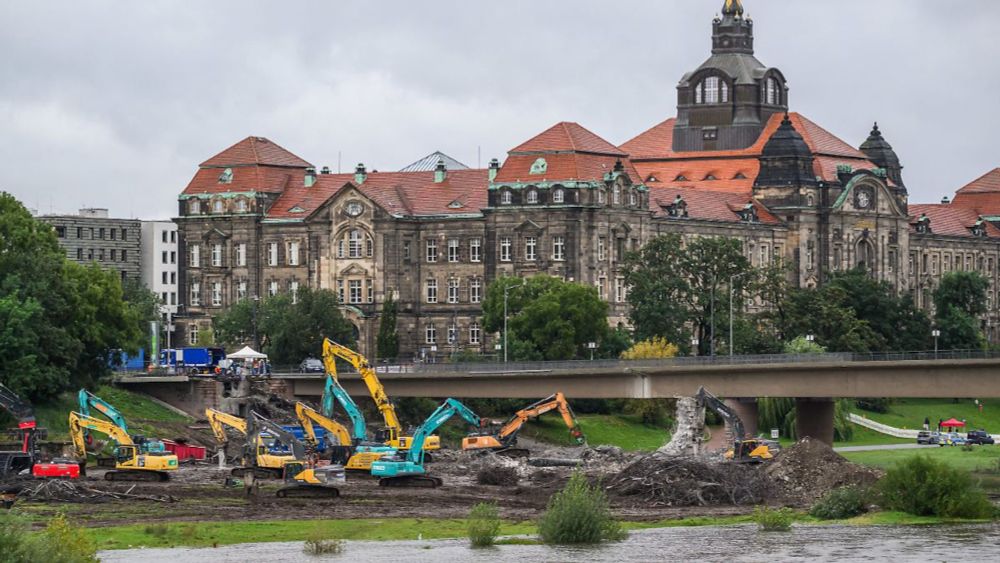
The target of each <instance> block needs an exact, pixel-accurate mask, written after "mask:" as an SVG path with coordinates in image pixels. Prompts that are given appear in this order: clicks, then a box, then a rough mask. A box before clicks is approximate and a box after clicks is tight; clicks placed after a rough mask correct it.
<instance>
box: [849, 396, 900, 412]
mask: <svg viewBox="0 0 1000 563" xmlns="http://www.w3.org/2000/svg"><path fill="white" fill-rule="evenodd" d="M856 404H857V405H858V408H859V409H861V410H864V411H869V412H880V413H887V412H889V406H890V405H892V399H887V398H884V397H883V398H875V397H866V398H861V399H858V400H857V402H856Z"/></svg>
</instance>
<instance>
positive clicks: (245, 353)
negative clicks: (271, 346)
mask: <svg viewBox="0 0 1000 563" xmlns="http://www.w3.org/2000/svg"><path fill="white" fill-rule="evenodd" d="M226 358H228V359H230V360H264V359H267V354H261V353H260V352H257V351H256V350H254V349H253V348H251V347H249V346H244V347H243V349H242V350H240V351H239V352H233V353H232V354H229V355H228V356H226Z"/></svg>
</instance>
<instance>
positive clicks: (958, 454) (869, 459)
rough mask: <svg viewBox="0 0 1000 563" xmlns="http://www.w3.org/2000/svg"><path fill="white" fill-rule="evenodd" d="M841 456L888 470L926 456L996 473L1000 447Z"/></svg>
mask: <svg viewBox="0 0 1000 563" xmlns="http://www.w3.org/2000/svg"><path fill="white" fill-rule="evenodd" d="M840 455H842V456H844V457H846V458H847V459H849V460H851V461H853V462H855V463H861V464H864V465H871V466H874V467H879V468H882V469H887V468H889V467H891V466H892V465H893V464H895V463H897V462H899V461H902V460H905V459H907V458H910V457H913V456H915V455H926V456H929V457H932V458H934V459H937V460H940V461H943V462H945V463H947V464H948V465H950V466H952V467H957V468H960V469H965V470H967V471H983V472H985V471H991V470H993V471H995V470H996V469H997V463H998V461H1000V447H997V446H975V447H973V449H972V451H963V450H962V448H961V447H957V446H945V447H941V448H925V449H921V450H877V451H869V452H843V453H841V454H840Z"/></svg>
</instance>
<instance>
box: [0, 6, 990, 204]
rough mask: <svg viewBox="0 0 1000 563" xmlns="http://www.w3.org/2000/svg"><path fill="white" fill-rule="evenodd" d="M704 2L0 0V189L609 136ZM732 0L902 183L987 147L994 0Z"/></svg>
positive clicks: (111, 195) (698, 54) (934, 178)
mask: <svg viewBox="0 0 1000 563" xmlns="http://www.w3.org/2000/svg"><path fill="white" fill-rule="evenodd" d="M254 4H257V5H256V6H255V5H254ZM722 4H723V1H722V0H657V1H655V2H654V1H648V0H647V1H645V2H632V1H627V0H626V1H618V2H606V1H590V0H573V1H568V0H567V1H560V2H555V1H551V2H544V1H537V0H536V1H509V0H508V1H503V2H500V1H493V2H482V1H469V0H456V1H452V2H437V1H430V0H425V1H422V2H413V1H412V0H411V1H377V2H376V1H346V0H337V1H335V2H331V1H325V2H315V3H309V5H308V6H307V4H306V3H304V2H247V1H242V2H221V1H212V2H200V1H199V2H193V1H192V2H179V1H174V2H155V1H148V0H144V1H142V2H89V1H80V0H68V1H65V2H15V1H8V2H3V3H2V4H0V190H5V191H9V192H12V193H13V194H15V195H16V196H17V197H18V198H20V199H21V200H22V201H24V203H25V204H26V205H27V206H28V207H31V208H35V209H37V210H38V211H39V212H40V213H50V212H56V213H59V212H75V211H76V209H78V208H79V207H82V206H91V207H108V208H110V210H111V213H112V214H113V215H115V216H122V217H140V218H166V217H170V216H172V215H173V214H174V213H175V212H176V196H177V194H178V193H180V191H181V190H183V189H184V187H185V185H186V184H187V182H188V181H189V180H190V178H191V176H192V175H193V174H194V172H195V170H196V168H197V165H198V163H200V162H202V161H203V160H206V159H207V158H209V157H211V156H212V155H214V154H215V153H217V152H219V151H221V150H222V149H224V148H226V147H228V146H229V145H231V144H233V143H235V142H237V141H239V140H240V139H242V138H244V137H246V136H247V135H260V136H265V137H268V138H270V139H271V140H273V141H275V142H277V143H279V144H281V145H282V146H284V147H285V148H287V149H289V150H291V151H292V152H294V153H296V154H298V155H299V156H301V157H303V158H305V159H306V160H308V161H310V162H312V163H314V164H316V165H317V166H323V165H329V166H331V167H332V168H334V169H336V168H337V163H338V158H339V159H340V161H341V162H342V168H343V169H344V170H345V171H347V170H351V169H352V167H353V165H354V164H355V163H357V162H364V163H366V164H367V165H368V167H369V169H373V168H374V169H379V170H395V169H398V168H400V167H402V166H404V165H406V164H408V163H410V162H411V161H413V160H416V159H417V158H420V157H422V156H424V155H426V154H427V153H430V152H431V151H434V150H442V151H444V152H446V153H448V154H450V155H451V156H453V157H455V158H457V159H459V160H461V161H463V162H465V163H466V164H468V165H470V166H475V165H476V164H477V162H479V161H480V159H479V156H478V155H479V154H480V153H479V150H480V149H481V155H482V159H481V162H482V163H483V164H485V163H486V162H488V160H489V159H490V158H491V157H494V156H496V157H502V156H504V155H505V154H506V151H507V150H508V149H510V148H511V147H513V146H516V145H517V144H519V143H520V142H522V141H524V140H526V139H528V138H530V137H531V136H533V135H534V134H536V133H538V132H540V131H542V130H544V129H546V128H548V127H549V126H551V125H552V124H553V123H555V122H558V121H576V122H579V123H581V124H582V125H584V126H585V127H587V128H589V129H591V130H592V131H594V132H595V133H597V134H599V135H601V136H602V137H604V138H606V139H608V140H609V141H611V142H612V143H615V144H621V143H623V142H625V141H627V140H628V139H630V138H632V137H634V136H635V135H637V134H639V133H641V132H642V131H644V130H646V129H647V128H649V127H651V126H653V125H654V124H656V123H659V122H660V121H662V120H664V119H666V118H668V117H670V116H672V115H674V113H675V106H676V90H675V87H676V84H677V82H678V80H679V79H680V78H681V76H682V75H683V74H684V73H685V72H687V71H689V70H692V69H694V68H696V67H697V66H698V65H699V64H701V63H702V61H704V60H705V59H706V58H707V57H708V55H709V51H710V47H711V43H710V37H711V19H712V17H713V16H714V15H715V14H716V13H717V12H718V11H719V9H720V7H721V6H722ZM744 5H745V6H746V8H747V10H748V12H749V14H750V15H751V16H752V17H753V19H754V20H755V22H756V51H757V52H756V54H757V57H758V58H759V59H760V60H761V61H762V62H764V64H766V65H769V66H775V67H778V68H780V69H781V70H782V71H783V72H784V74H785V76H786V77H787V79H788V81H789V87H790V92H789V98H790V105H791V108H792V110H793V111H798V112H801V113H803V114H804V115H806V116H808V117H809V118H810V119H812V120H813V121H816V122H817V123H819V124H820V125H822V126H823V127H825V128H826V129H829V130H830V131H832V132H833V133H835V134H836V135H838V136H840V137H841V138H843V139H844V140H846V141H847V142H849V143H851V144H852V145H855V146H857V145H859V144H860V143H861V142H862V141H864V139H865V138H866V137H867V134H868V132H869V130H870V129H871V124H872V122H873V121H875V120H878V122H879V125H880V126H881V128H882V131H883V132H884V134H885V136H886V138H887V140H888V141H889V142H890V143H891V144H892V145H893V146H894V147H895V149H896V151H897V153H898V154H899V156H900V158H901V160H902V162H903V165H904V166H905V170H904V177H905V179H906V183H907V186H908V187H909V190H910V201H911V202H931V201H937V200H939V199H940V198H941V196H943V195H951V193H952V192H954V190H955V189H957V188H959V187H961V186H962V185H964V184H966V183H967V182H969V181H970V180H972V179H974V178H976V177H978V176H980V175H981V174H983V173H985V172H987V171H988V170H991V169H992V168H994V167H997V166H1000V150H998V148H997V144H998V143H997V141H996V140H995V135H996V132H997V130H998V125H1000V124H998V116H1000V109H998V107H1000V106H998V104H997V100H998V96H1000V94H998V92H1000V72H998V67H1000V64H998V62H997V61H998V59H997V56H998V52H1000V33H998V32H997V31H996V24H997V22H998V21H1000V2H997V1H995V0H970V1H964V2H941V1H938V0H878V1H872V0H837V1H836V2H833V1H828V2H820V1H809V2H803V1H790V0H744ZM338 155H339V157H338Z"/></svg>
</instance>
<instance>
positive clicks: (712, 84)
mask: <svg viewBox="0 0 1000 563" xmlns="http://www.w3.org/2000/svg"><path fill="white" fill-rule="evenodd" d="M705 103H706V104H717V103H719V77H718V76H709V77H708V78H706V79H705Z"/></svg>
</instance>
